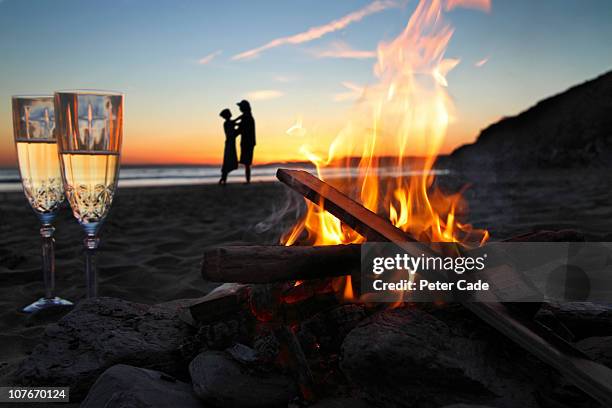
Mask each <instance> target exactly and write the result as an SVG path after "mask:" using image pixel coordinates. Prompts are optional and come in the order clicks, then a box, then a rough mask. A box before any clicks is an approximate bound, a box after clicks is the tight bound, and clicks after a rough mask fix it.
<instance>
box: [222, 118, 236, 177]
mask: <svg viewBox="0 0 612 408" xmlns="http://www.w3.org/2000/svg"><path fill="white" fill-rule="evenodd" d="M219 116H221V117H222V118H223V119H225V122H223V130H224V131H225V149H224V150H223V166H222V167H221V179H220V180H219V184H221V185H222V186H224V185H226V184H227V175H228V174H229V172H230V171H232V170H236V169H237V168H238V155H237V154H236V136H237V132H236V129H235V127H236V122H235V121H233V120H231V118H232V112H231V111H230V110H229V109H223V110H222V111H221V113H219Z"/></svg>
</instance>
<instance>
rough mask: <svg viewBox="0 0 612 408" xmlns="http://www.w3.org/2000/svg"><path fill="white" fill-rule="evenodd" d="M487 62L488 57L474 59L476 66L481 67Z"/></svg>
mask: <svg viewBox="0 0 612 408" xmlns="http://www.w3.org/2000/svg"><path fill="white" fill-rule="evenodd" d="M487 62H489V57H486V58H483V59H481V60H480V61H476V62H475V63H474V66H475V67H477V68H480V67H483V66H484V65H485V64H486V63H487Z"/></svg>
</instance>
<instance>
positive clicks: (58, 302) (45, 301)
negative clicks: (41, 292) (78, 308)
mask: <svg viewBox="0 0 612 408" xmlns="http://www.w3.org/2000/svg"><path fill="white" fill-rule="evenodd" d="M73 304H74V303H72V302H71V301H69V300H66V299H62V298H59V297H57V296H56V297H53V298H40V299H38V300H37V301H36V302H34V303H32V304H31V305H28V306H26V307H24V308H23V309H22V311H23V312H25V313H34V312H37V311H39V310H42V309H49V308H51V307H57V306H72V305H73Z"/></svg>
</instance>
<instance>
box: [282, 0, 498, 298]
mask: <svg viewBox="0 0 612 408" xmlns="http://www.w3.org/2000/svg"><path fill="white" fill-rule="evenodd" d="M460 6H463V7H472V8H480V9H482V10H489V9H490V6H491V5H490V1H489V0H421V1H420V3H419V4H418V6H417V8H416V10H415V12H414V13H413V15H412V16H411V18H410V20H409V22H408V24H407V26H406V28H405V29H404V31H403V32H402V33H401V34H400V35H399V36H398V37H397V38H395V39H393V40H392V41H390V42H387V43H381V44H380V45H379V46H378V49H377V55H378V61H377V63H376V65H375V66H374V73H375V75H376V77H377V78H378V82H377V83H376V84H375V85H373V86H370V87H368V88H366V89H364V91H363V95H362V96H361V98H360V99H359V104H358V106H357V107H356V109H355V113H354V115H352V117H351V120H350V121H349V123H348V124H347V126H346V127H345V129H344V130H343V131H342V132H340V134H339V135H338V136H337V138H336V139H335V140H334V142H333V143H332V145H331V146H330V147H329V151H328V156H327V158H326V159H324V158H321V157H319V156H318V155H316V154H314V153H312V152H311V151H310V149H309V148H308V147H306V146H305V147H303V148H302V151H303V152H304V153H305V154H306V156H307V158H308V159H309V160H311V161H312V162H313V163H314V164H315V165H316V167H317V171H318V176H319V178H321V179H323V177H322V174H321V170H322V169H323V168H330V167H333V168H335V169H344V172H343V173H342V174H345V177H344V178H342V179H340V180H338V179H334V180H328V181H330V182H332V183H333V184H335V185H336V186H337V187H339V188H341V189H342V190H343V191H344V192H346V193H348V194H350V195H351V196H352V197H353V198H354V199H355V200H356V201H358V202H360V203H362V204H363V205H364V206H365V207H367V208H368V209H370V210H372V211H374V212H377V213H379V214H384V215H385V216H387V217H388V218H389V220H390V221H391V222H392V223H393V224H394V225H395V226H397V227H398V228H401V229H402V230H404V231H406V232H408V233H409V234H411V235H412V236H413V237H415V238H416V239H418V240H420V241H424V242H460V243H464V244H471V245H474V244H475V245H478V244H482V243H484V242H485V241H486V240H487V239H488V233H487V231H484V230H476V229H473V228H472V227H471V226H470V225H469V224H464V223H461V222H459V221H458V220H457V215H458V213H463V212H464V211H465V203H464V202H463V200H462V197H461V193H457V194H452V195H446V194H444V193H442V192H441V191H440V190H438V189H436V188H435V186H434V179H435V175H434V174H433V172H432V167H433V165H434V163H435V161H436V158H437V156H438V153H439V150H440V147H441V145H442V142H443V140H444V138H445V136H446V132H447V127H448V123H449V121H450V120H451V117H452V116H451V112H452V110H453V109H452V101H451V100H450V98H449V96H448V93H447V91H446V87H447V85H448V84H447V80H446V75H447V74H448V72H449V71H450V70H451V69H453V68H454V67H455V66H456V65H457V64H458V63H459V60H457V59H449V58H445V57H444V54H445V51H446V48H447V46H448V43H449V41H450V39H451V37H452V34H453V29H452V28H451V27H450V26H449V25H448V24H446V23H445V22H444V19H443V14H444V12H445V11H448V10H451V9H453V8H455V7H460ZM364 118H366V121H367V123H363V119H364ZM390 146H392V147H393V151H394V152H395V153H394V155H393V156H394V157H393V158H392V159H389V157H383V156H384V155H383V153H384V154H386V156H388V153H387V152H389V150H390V149H389V147H390ZM414 156H420V157H422V158H420V159H418V160H417V159H414V158H411V157H414ZM350 157H360V159H359V161H358V165H357V169H358V171H357V173H356V174H354V173H352V172H351V166H352V165H353V163H351V162H352V160H350V159H348V158H350ZM341 158H344V159H341ZM379 166H380V167H381V168H382V167H388V166H395V168H394V175H393V177H388V176H386V177H382V176H381V175H380V172H379V171H378V170H379ZM353 171H354V170H353ZM306 205H307V212H306V213H305V215H304V217H303V218H302V219H301V220H300V221H299V222H298V223H297V224H296V225H295V226H294V227H293V228H292V229H291V231H289V232H288V233H287V234H286V235H285V236H283V237H282V242H283V243H284V244H285V245H294V244H296V243H300V244H308V245H334V244H348V243H359V242H362V241H363V240H364V239H363V237H361V236H360V235H359V234H357V233H355V232H354V231H352V230H350V229H349V228H346V227H343V225H342V224H341V223H340V221H339V220H338V219H337V218H335V217H334V216H332V215H331V214H329V213H327V212H325V211H324V210H322V209H321V208H320V207H319V206H316V205H314V204H311V203H310V202H308V201H306ZM334 287H335V288H336V291H337V293H343V295H344V297H345V298H352V297H353V293H352V288H351V285H350V281H348V282H347V281H345V280H344V278H342V280H341V281H338V282H334Z"/></svg>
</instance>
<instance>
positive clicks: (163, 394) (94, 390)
mask: <svg viewBox="0 0 612 408" xmlns="http://www.w3.org/2000/svg"><path fill="white" fill-rule="evenodd" d="M202 406H203V405H202V403H201V402H200V401H199V400H198V398H197V397H196V395H195V394H194V393H193V390H192V389H191V385H189V384H187V383H184V382H181V381H178V380H176V379H175V378H174V377H172V376H169V375H167V374H164V373H162V372H159V371H154V370H147V369H144V368H138V367H132V366H128V365H124V364H117V365H115V366H112V367H111V368H109V369H108V370H106V371H105V372H104V373H103V374H102V375H101V376H100V377H99V378H98V380H97V381H96V382H95V384H94V385H93V387H91V390H90V391H89V394H87V398H85V401H83V403H82V404H81V408H105V407H113V408H134V407H138V408H162V407H164V408H165V407H168V408H170V407H181V408H201V407H202Z"/></svg>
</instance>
